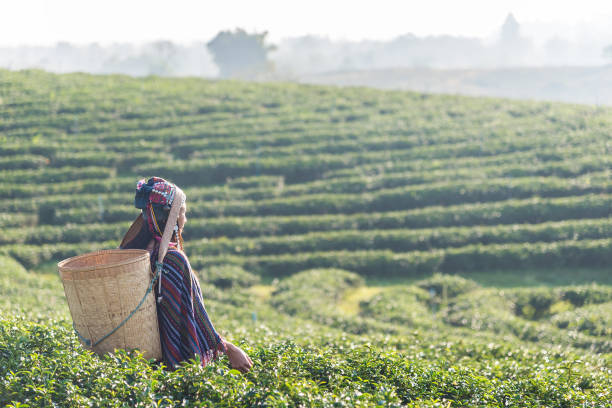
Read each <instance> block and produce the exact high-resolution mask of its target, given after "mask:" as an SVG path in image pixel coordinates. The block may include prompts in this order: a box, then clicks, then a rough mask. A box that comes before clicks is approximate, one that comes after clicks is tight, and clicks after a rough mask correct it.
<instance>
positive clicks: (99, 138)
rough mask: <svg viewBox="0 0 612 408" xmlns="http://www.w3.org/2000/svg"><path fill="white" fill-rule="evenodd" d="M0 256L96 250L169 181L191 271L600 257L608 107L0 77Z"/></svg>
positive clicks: (552, 262)
mask: <svg viewBox="0 0 612 408" xmlns="http://www.w3.org/2000/svg"><path fill="white" fill-rule="evenodd" d="M0 92H1V98H2V100H1V105H0V107H1V108H2V116H1V119H0V120H1V122H0V132H1V133H0V135H1V136H0V137H1V138H2V146H1V147H0V169H1V172H2V173H1V174H2V177H1V178H0V194H1V196H2V197H3V200H2V207H3V209H2V216H1V217H0V225H1V226H2V229H3V230H4V234H2V235H3V236H2V237H1V238H0V244H1V246H0V252H2V253H5V254H8V255H11V256H12V257H14V258H16V259H17V260H18V261H20V262H21V263H23V264H24V265H25V266H27V267H35V266H36V265H38V264H39V263H41V262H44V261H48V260H55V259H60V258H64V257H67V256H70V255H73V254H76V253H80V252H82V251H85V250H88V249H91V248H98V247H100V246H109V247H112V246H116V244H117V242H118V240H119V238H120V237H121V234H122V232H123V231H124V230H125V229H126V227H127V226H128V225H129V222H130V220H132V219H133V218H134V217H135V216H136V214H137V211H136V210H135V209H134V207H133V205H132V194H133V190H134V186H135V181H136V180H137V179H138V178H140V177H148V176H151V175H159V176H162V177H165V178H168V179H170V180H172V181H174V182H176V183H178V184H179V185H181V186H183V187H185V190H186V192H187V196H188V205H189V207H188V210H189V211H188V212H189V215H190V217H189V219H190V221H189V226H188V228H187V229H186V239H187V240H188V241H189V245H188V247H187V248H188V252H189V254H190V256H191V259H192V260H193V264H194V265H196V266H197V267H203V266H206V265H211V264H219V263H232V264H238V265H241V266H243V267H244V268H245V269H247V270H249V271H252V272H256V273H258V274H271V275H274V276H277V275H279V274H281V275H286V274H290V273H293V272H297V271H299V270H302V269H305V268H311V267H340V268H346V269H349V270H353V271H357V272H359V273H361V274H364V275H375V276H382V275H385V276H391V275H393V276H413V275H415V274H418V273H428V272H433V271H445V272H456V271H461V270H464V271H465V270H467V271H471V270H486V269H489V268H507V267H512V268H524V267H546V268H548V267H551V266H605V265H609V263H610V260H611V256H612V255H611V254H612V251H611V250H610V249H611V243H612V241H611V240H610V227H611V226H612V224H611V222H610V219H609V216H610V214H611V213H612V205H611V203H612V179H611V173H610V166H611V162H612V155H611V154H610V153H611V152H612V142H611V140H612V138H611V136H610V132H611V129H612V114H611V113H612V111H610V110H609V109H603V108H592V107H580V106H569V105H559V104H545V103H520V102H509V101H504V100H496V99H468V98H461V97H444V96H429V95H421V94H415V93H403V92H380V91H375V90H367V89H358V88H353V89H333V88H326V87H320V86H303V85H302V86H300V85H294V84H267V85H265V86H262V85H258V84H249V83H239V82H212V81H202V80H195V79H194V80H180V81H172V80H162V79H159V78H148V79H143V80H133V79H129V78H126V77H95V76H89V75H68V76H52V75H49V74H45V73H42V72H36V71H31V72H24V73H13V72H8V71H2V73H1V76H0Z"/></svg>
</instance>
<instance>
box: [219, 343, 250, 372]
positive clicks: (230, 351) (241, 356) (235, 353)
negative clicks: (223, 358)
mask: <svg viewBox="0 0 612 408" xmlns="http://www.w3.org/2000/svg"><path fill="white" fill-rule="evenodd" d="M225 349H226V350H227V351H226V353H225V354H227V358H228V359H229V362H230V365H231V366H232V368H235V369H236V370H239V371H240V372H242V373H246V372H248V371H249V370H250V369H251V367H253V360H251V359H250V357H249V356H247V354H246V353H245V352H244V351H243V350H242V349H241V348H240V347H238V346H235V345H233V344H232V343H230V342H229V341H227V340H226V341H225Z"/></svg>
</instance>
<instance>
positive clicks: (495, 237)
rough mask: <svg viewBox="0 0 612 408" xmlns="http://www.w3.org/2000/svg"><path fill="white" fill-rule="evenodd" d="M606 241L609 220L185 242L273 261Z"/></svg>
mask: <svg viewBox="0 0 612 408" xmlns="http://www.w3.org/2000/svg"><path fill="white" fill-rule="evenodd" d="M608 237H612V219H611V218H601V219H589V220H578V221H561V222H553V223H544V224H535V225H534V224H512V225H502V226H486V227H481V226H479V227H451V228H435V229H417V230H407V229H395V230H392V229H388V230H370V231H356V230H352V231H331V232H317V233H310V234H306V235H292V236H273V237H260V238H241V239H233V240H227V239H220V240H213V241H210V240H208V239H205V240H201V241H191V242H189V243H188V246H189V251H190V254H194V255H222V254H236V255H276V254H287V253H300V252H324V251H340V250H348V251H357V250H381V249H389V250H391V251H393V252H409V251H427V250H430V249H433V248H442V249H443V248H449V247H461V246H467V245H472V244H483V245H490V244H504V243H521V242H523V243H530V242H553V241H564V240H568V239H575V240H583V239H603V238H608Z"/></svg>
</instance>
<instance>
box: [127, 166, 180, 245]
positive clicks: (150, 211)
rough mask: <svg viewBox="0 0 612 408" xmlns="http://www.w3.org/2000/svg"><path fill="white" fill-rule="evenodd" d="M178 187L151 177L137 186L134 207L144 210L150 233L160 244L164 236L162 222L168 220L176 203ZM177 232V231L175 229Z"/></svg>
mask: <svg viewBox="0 0 612 408" xmlns="http://www.w3.org/2000/svg"><path fill="white" fill-rule="evenodd" d="M175 194H176V185H174V184H172V183H170V182H169V181H166V180H164V179H163V178H161V177H151V178H150V179H149V180H148V181H146V182H145V179H142V180H139V181H138V184H137V185H136V196H135V197H134V206H135V207H136V208H140V209H141V210H142V215H143V218H144V219H145V221H146V222H147V224H148V226H149V232H150V233H151V234H152V235H153V238H155V240H156V241H157V242H158V243H159V242H160V241H161V239H162V235H163V226H160V225H159V222H160V221H165V220H166V219H167V218H168V211H169V210H170V207H171V206H172V202H173V201H174V196H175ZM175 230H177V229H175Z"/></svg>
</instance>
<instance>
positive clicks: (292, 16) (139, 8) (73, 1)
mask: <svg viewBox="0 0 612 408" xmlns="http://www.w3.org/2000/svg"><path fill="white" fill-rule="evenodd" d="M509 12H512V13H513V14H514V15H515V17H516V18H517V20H518V21H519V22H520V23H521V24H523V23H536V22H537V23H543V24H544V25H547V26H548V27H549V28H550V27H559V28H558V29H559V30H561V31H563V30H567V29H568V27H569V28H571V27H589V26H590V25H593V27H594V29H595V26H600V27H601V26H602V25H605V24H606V22H607V26H610V25H612V24H611V23H612V1H609V0H604V1H601V0H580V1H562V0H418V1H417V0H395V1H391V0H301V1H294V0H242V1H238V0H216V1H204V0H165V1H161V0H2V1H0V45H49V44H54V43H56V42H58V41H69V42H71V43H77V44H85V43H90V42H98V43H100V44H107V43H111V42H135V43H139V42H145V41H151V40H158V39H169V40H172V41H175V42H183V43H187V42H191V41H198V40H199V41H208V40H210V39H211V38H212V37H214V35H215V34H216V33H217V32H218V31H220V30H226V29H234V28H236V27H242V28H245V29H246V30H247V31H254V30H256V31H263V30H267V31H268V32H269V35H268V38H269V40H271V41H272V42H274V41H279V40H281V39H283V38H286V37H292V36H298V35H304V34H318V35H326V36H328V37H330V38H332V39H350V40H361V39H379V40H387V39H390V38H393V37H396V36H398V35H401V34H406V33H409V32H411V33H413V34H416V35H419V36H422V35H430V34H452V35H463V36H472V37H490V36H492V35H494V34H495V32H496V31H497V30H498V29H499V26H500V25H501V23H502V22H503V20H504V18H505V17H506V15H507V14H508V13H509ZM580 29H583V28H580ZM558 35H560V36H562V37H563V36H564V33H563V32H559V33H558Z"/></svg>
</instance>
